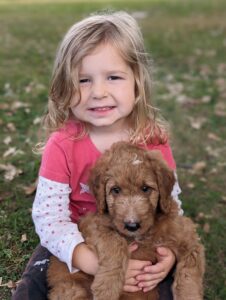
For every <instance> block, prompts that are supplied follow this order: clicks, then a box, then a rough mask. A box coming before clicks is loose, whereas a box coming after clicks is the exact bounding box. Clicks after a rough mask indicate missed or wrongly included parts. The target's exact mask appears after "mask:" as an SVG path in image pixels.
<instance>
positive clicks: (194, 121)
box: [188, 117, 207, 130]
mask: <svg viewBox="0 0 226 300" xmlns="http://www.w3.org/2000/svg"><path fill="white" fill-rule="evenodd" d="M188 119H189V121H190V125H191V127H192V128H193V129H196V130H199V129H201V128H202V126H203V124H205V123H206V122H207V119H206V118H204V117H199V118H193V117H188Z"/></svg>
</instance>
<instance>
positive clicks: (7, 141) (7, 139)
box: [3, 135, 12, 145]
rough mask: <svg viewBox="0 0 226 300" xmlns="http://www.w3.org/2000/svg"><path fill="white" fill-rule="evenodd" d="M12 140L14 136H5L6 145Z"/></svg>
mask: <svg viewBox="0 0 226 300" xmlns="http://www.w3.org/2000/svg"><path fill="white" fill-rule="evenodd" d="M11 142H12V138H11V136H9V135H8V136H6V137H5V138H4V140H3V143H4V144H5V145H9V144H10V143H11Z"/></svg>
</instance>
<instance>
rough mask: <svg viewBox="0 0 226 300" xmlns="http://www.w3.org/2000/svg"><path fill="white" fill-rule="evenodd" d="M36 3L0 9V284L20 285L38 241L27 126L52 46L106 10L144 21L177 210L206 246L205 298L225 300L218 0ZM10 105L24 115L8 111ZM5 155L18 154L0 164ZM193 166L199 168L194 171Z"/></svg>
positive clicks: (224, 7) (225, 67) (44, 83)
mask: <svg viewBox="0 0 226 300" xmlns="http://www.w3.org/2000/svg"><path fill="white" fill-rule="evenodd" d="M34 2H35V1H0V61H1V66H0V126H1V133H0V138H1V141H3V140H4V139H5V138H6V137H9V136H10V137H11V139H12V141H11V143H9V144H8V145H7V144H5V143H4V142H2V143H1V144H0V165H6V164H7V163H11V164H12V165H15V166H16V168H18V169H21V174H19V175H18V176H17V177H15V178H14V179H13V180H11V181H5V179H4V174H5V172H4V171H3V170H1V171H0V208H1V210H0V224H1V226H0V235H1V239H0V277H2V283H3V284H4V283H7V282H9V281H10V280H12V281H14V282H16V281H17V280H19V278H20V275H21V272H22V271H23V269H24V267H25V265H26V263H27V261H28V259H29V256H30V255H31V253H32V251H33V249H34V247H35V246H36V244H37V243H38V238H37V236H36V235H35V232H34V226H33V224H32V221H31V206H32V201H33V198H34V195H33V194H32V195H26V193H25V191H24V187H29V186H30V185H31V184H32V183H34V182H35V180H36V177H37V173H38V168H39V161H40V158H39V157H37V156H35V155H34V154H32V146H33V145H34V144H35V143H36V142H37V140H38V136H39V131H38V129H39V124H34V120H38V119H37V118H39V117H40V116H41V115H42V113H43V111H44V109H45V105H46V101H47V94H48V85H49V79H50V76H51V69H52V63H53V58H54V54H55V51H56V48H57V45H58V43H59V41H60V40H61V38H62V36H63V34H64V33H65V31H66V30H67V29H68V28H69V26H70V25H72V24H73V23H74V22H75V21H77V20H79V19H80V18H82V17H84V16H86V15H87V14H88V13H89V12H92V11H95V10H97V9H101V8H106V7H110V8H116V9H126V10H127V11H129V12H131V13H133V12H136V11H145V12H146V13H147V17H146V18H144V19H140V20H139V24H140V26H141V28H142V31H143V33H144V37H145V43H146V45H147V48H148V49H149V50H150V52H151V54H152V57H153V59H154V66H155V72H154V77H155V82H156V85H155V93H154V94H155V96H154V102H155V105H156V106H158V107H160V108H161V111H162V113H163V115H164V116H165V118H166V119H168V120H169V121H170V124H171V127H172V133H173V135H172V146H173V151H174V156H175V159H176V161H177V165H178V175H179V180H180V185H181V188H182V190H183V194H182V196H181V198H182V200H183V207H184V210H185V213H186V215H188V216H191V217H192V218H193V220H194V221H195V222H196V223H197V224H198V230H199V233H200V235H201V238H202V241H203V243H204V245H205V248H206V257H207V264H206V276H205V299H208V300H220V299H222V300H223V299H226V288H225V286H226V273H225V272H224V269H225V267H226V250H225V249H226V239H225V228H226V209H225V208H226V192H225V171H226V170H225V169H226V163H225V153H226V142H225V137H226V107H225V106H224V105H225V103H226V84H225V82H224V79H225V78H226V22H225V20H226V3H225V1H223V0H219V1H204V0H200V1H194V0H191V1H188V0H187V1H185V0H184V1H179V0H174V1H147V0H146V1H124V2H123V1H112V2H110V1H109V2H106V1H99V2H97V3H95V1H92V2H89V1H87V2H86V1H85V2H83V3H81V1H80V2H79V1H74V3H73V1H68V3H66V4H65V3H62V2H61V1H56V2H57V3H55V2H54V1H40V2H42V3H38V1H36V2H35V3H34ZM44 2H45V3H44ZM3 3H4V4H3ZM204 96H206V97H205V98H203V97H204ZM18 101H19V102H20V103H24V104H27V107H20V108H16V107H15V103H16V102H18ZM12 124H13V125H12ZM197 127H198V128H197ZM10 147H15V148H16V149H17V150H20V151H17V153H14V155H8V156H6V157H4V156H3V154H4V153H5V152H6V151H7V150H8V149H9V148H10ZM200 161H204V162H205V163H206V166H205V167H204V168H201V169H200V170H197V169H195V168H194V164H195V163H197V162H200ZM23 234H26V236H27V240H26V241H24V242H22V241H21V237H22V235H23ZM0 289H1V290H0V299H1V300H3V299H10V295H11V291H10V288H7V287H0Z"/></svg>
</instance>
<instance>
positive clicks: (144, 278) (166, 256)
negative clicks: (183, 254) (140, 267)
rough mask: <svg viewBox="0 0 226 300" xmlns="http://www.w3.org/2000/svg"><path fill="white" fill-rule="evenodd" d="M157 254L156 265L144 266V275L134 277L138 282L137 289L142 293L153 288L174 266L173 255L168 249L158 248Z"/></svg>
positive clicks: (174, 259)
mask: <svg viewBox="0 0 226 300" xmlns="http://www.w3.org/2000/svg"><path fill="white" fill-rule="evenodd" d="M157 254H158V262H157V264H155V265H149V266H145V267H144V272H145V274H139V275H137V276H136V277H135V280H137V281H138V287H139V288H141V289H142V290H143V291H144V292H148V291H150V290H152V289H153V288H155V287H156V286H157V285H158V284H159V282H161V281H162V280H163V279H164V278H165V277H166V276H167V275H168V273H169V271H170V270H171V269H172V267H173V265H174V264H175V261H176V258H175V255H174V254H173V252H172V251H171V250H170V249H169V248H164V247H158V248H157Z"/></svg>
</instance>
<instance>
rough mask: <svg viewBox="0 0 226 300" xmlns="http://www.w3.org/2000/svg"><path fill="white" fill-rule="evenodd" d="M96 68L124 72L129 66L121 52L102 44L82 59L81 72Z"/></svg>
mask: <svg viewBox="0 0 226 300" xmlns="http://www.w3.org/2000/svg"><path fill="white" fill-rule="evenodd" d="M95 67H101V68H103V69H104V68H106V69H108V68H113V69H119V70H124V69H127V68H128V67H129V66H128V64H127V62H126V61H125V59H124V58H123V57H122V54H121V53H120V51H119V50H118V49H117V48H116V47H115V46H113V45H111V44H109V43H104V44H100V45H98V46H97V47H95V48H94V49H93V50H92V51H90V52H89V53H88V54H87V55H85V56H84V57H83V59H82V62H81V66H80V71H81V70H84V69H91V68H95Z"/></svg>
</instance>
